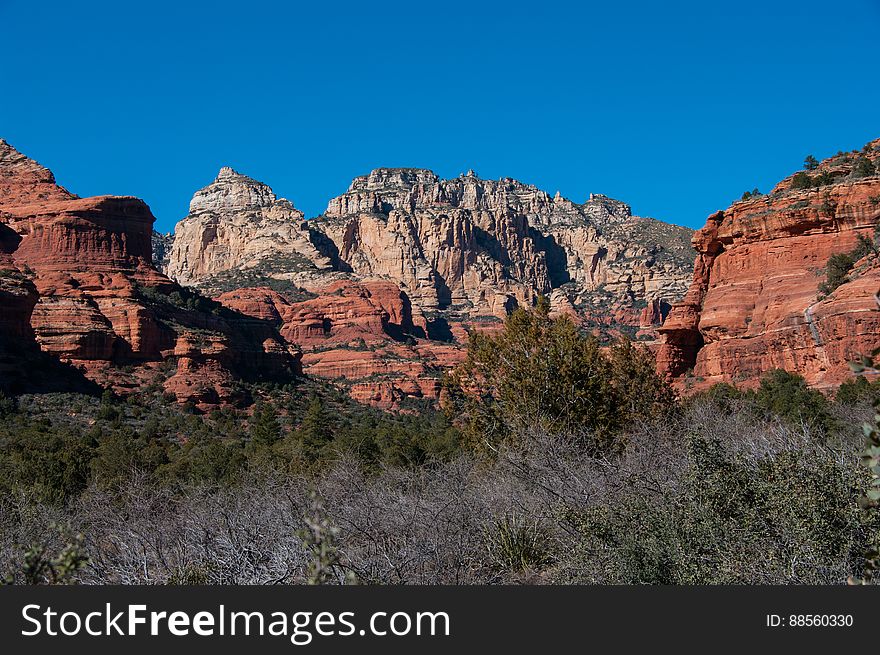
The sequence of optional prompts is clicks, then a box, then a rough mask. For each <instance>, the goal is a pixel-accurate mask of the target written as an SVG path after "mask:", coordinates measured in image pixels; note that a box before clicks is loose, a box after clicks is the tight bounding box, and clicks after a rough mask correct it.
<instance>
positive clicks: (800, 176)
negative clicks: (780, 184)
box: [791, 171, 813, 189]
mask: <svg viewBox="0 0 880 655" xmlns="http://www.w3.org/2000/svg"><path fill="white" fill-rule="evenodd" d="M812 186H813V180H812V178H811V177H810V176H809V175H807V174H806V173H804V172H803V171H801V172H799V173H795V174H794V177H792V178H791V188H792V189H810V188H812Z"/></svg>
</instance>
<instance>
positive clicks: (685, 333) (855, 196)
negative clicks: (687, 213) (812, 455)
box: [657, 140, 880, 387]
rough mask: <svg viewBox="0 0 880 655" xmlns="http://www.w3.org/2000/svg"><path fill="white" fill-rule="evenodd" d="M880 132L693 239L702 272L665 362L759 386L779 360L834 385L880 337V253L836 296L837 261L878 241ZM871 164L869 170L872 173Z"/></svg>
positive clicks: (674, 324) (663, 351)
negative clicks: (828, 285) (879, 295)
mask: <svg viewBox="0 0 880 655" xmlns="http://www.w3.org/2000/svg"><path fill="white" fill-rule="evenodd" d="M864 160H868V161H872V162H874V163H875V164H880V140H878V141H874V142H872V143H870V144H868V145H867V146H866V147H865V149H864V150H863V151H862V152H856V153H846V154H840V155H838V156H836V157H833V158H831V159H829V160H826V161H825V162H823V163H822V164H821V165H820V166H819V168H818V169H816V170H815V171H813V172H811V173H809V175H810V178H811V180H812V183H813V184H819V185H820V186H811V187H809V188H793V187H804V186H806V185H805V184H804V181H805V178H804V175H805V173H802V174H800V175H799V176H797V177H795V176H792V177H790V178H787V179H786V180H783V181H782V182H781V183H780V184H779V185H777V187H776V188H775V189H774V190H773V192H771V193H770V194H769V195H766V196H760V197H757V198H752V199H747V200H744V201H740V202H735V203H734V204H733V205H732V206H731V207H730V208H728V209H727V210H725V211H723V212H718V213H716V214H713V215H712V216H710V217H709V219H708V221H707V223H706V226H705V227H704V228H703V229H702V230H700V231H698V232H697V233H696V234H695V235H694V238H693V244H694V247H695V248H696V250H697V257H696V261H695V264H694V279H693V283H692V284H691V287H690V289H689V290H688V292H687V294H686V295H685V297H684V299H683V300H682V301H681V302H680V303H678V304H676V305H675V306H674V307H673V309H672V311H671V313H670V314H669V317H668V318H667V320H666V322H665V323H664V325H663V326H662V328H660V332H661V339H662V344H661V346H660V348H659V351H658V354H657V358H658V367H659V370H660V371H661V372H663V373H666V374H667V375H669V376H671V377H672V378H674V379H676V380H677V381H678V382H679V383H680V384H682V385H687V386H695V387H705V386H708V385H709V384H712V383H716V382H733V383H745V384H747V385H748V384H753V383H755V382H756V381H757V379H758V378H759V377H760V376H761V375H762V374H763V373H764V372H766V371H768V370H771V369H776V368H782V369H786V370H788V371H791V372H794V373H798V374H801V375H803V376H804V377H805V378H806V379H807V380H808V382H810V384H813V385H816V386H819V387H828V386H834V385H837V384H839V383H840V382H841V381H843V380H844V379H846V378H847V377H848V376H849V375H850V374H849V367H848V362H849V361H851V360H853V359H854V358H855V357H856V356H857V355H858V354H860V353H864V352H868V351H870V350H871V349H873V348H875V347H876V346H877V345H878V343H880V312H878V311H877V307H876V303H875V300H874V294H875V293H876V292H877V290H878V288H880V268H878V266H877V265H876V262H875V261H874V260H875V259H876V257H873V258H872V257H866V258H864V259H863V260H862V261H860V262H858V263H857V264H856V265H855V266H854V267H853V270H852V271H851V272H850V273H849V275H848V276H847V278H846V280H845V282H844V283H843V284H842V285H841V286H840V287H838V288H837V289H835V290H834V291H833V292H831V293H830V294H827V296H826V295H825V294H823V293H822V292H821V291H820V284H822V283H823V281H824V280H825V269H826V265H827V263H828V260H829V258H830V257H831V256H832V255H834V254H837V253H845V252H850V251H852V250H853V247H854V246H855V245H856V243H857V238H858V235H860V234H861V235H864V236H865V237H867V238H869V239H874V235H875V229H876V227H877V224H878V222H880V176H878V175H877V174H876V172H874V173H873V174H872V172H871V169H872V166H867V167H865V165H864V164H863V163H862V164H861V166H862V168H859V165H860V162H864ZM866 168H867V170H866Z"/></svg>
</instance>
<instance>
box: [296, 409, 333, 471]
mask: <svg viewBox="0 0 880 655" xmlns="http://www.w3.org/2000/svg"><path fill="white" fill-rule="evenodd" d="M299 436H300V441H301V443H302V454H303V458H304V459H305V460H306V461H308V462H316V461H317V460H318V459H320V458H321V455H322V454H323V453H324V450H325V449H326V447H327V444H329V443H330V442H331V441H332V440H333V425H332V420H331V417H330V414H329V413H328V412H327V410H326V408H325V407H324V403H323V401H322V400H321V398H320V397H318V396H317V395H313V396H312V398H311V400H310V401H309V406H308V409H306V414H305V416H304V417H303V421H302V425H300V428H299Z"/></svg>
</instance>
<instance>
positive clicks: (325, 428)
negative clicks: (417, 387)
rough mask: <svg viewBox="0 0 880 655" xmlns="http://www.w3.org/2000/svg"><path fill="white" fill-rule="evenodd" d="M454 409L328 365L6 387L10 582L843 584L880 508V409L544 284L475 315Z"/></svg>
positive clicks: (3, 421)
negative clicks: (228, 378) (417, 406)
mask: <svg viewBox="0 0 880 655" xmlns="http://www.w3.org/2000/svg"><path fill="white" fill-rule="evenodd" d="M445 387H446V392H447V393H446V399H445V402H444V408H445V411H442V412H438V411H434V410H431V409H428V408H425V409H424V410H423V411H421V412H418V413H413V414H401V415H396V416H395V415H390V414H384V413H381V412H377V411H373V410H368V409H366V408H364V407H361V406H359V405H356V404H354V403H352V402H351V401H350V400H348V399H347V398H345V397H344V396H343V395H342V394H340V393H339V392H338V391H336V390H334V389H333V388H332V387H329V386H327V385H321V384H318V383H316V382H314V381H303V382H302V383H300V384H299V385H296V386H290V387H269V386H266V387H259V388H254V389H252V393H253V395H254V396H255V397H257V398H259V401H258V402H257V404H256V405H255V406H254V407H253V408H251V409H250V410H248V411H246V412H245V411H242V410H234V409H224V410H222V411H216V412H213V413H210V414H207V415H199V414H195V413H192V412H191V411H186V408H183V409H182V408H180V407H178V406H176V405H169V404H168V403H166V402H164V401H163V399H162V397H161V395H160V394H157V395H155V396H143V397H141V398H139V399H135V398H131V399H128V400H121V399H118V398H115V397H113V396H112V395H111V394H109V393H107V394H104V396H103V397H101V398H93V397H89V396H78V395H69V394H68V395H63V394H45V395H31V396H22V397H18V398H7V397H2V398H0V526H2V527H0V574H2V575H3V576H5V578H6V579H7V580H8V581H10V582H16V583H19V582H26V583H43V582H50V583H53V582H80V583H148V584H156V583H158V584H188V583H189V584H194V583H212V584H213V583H216V584H227V583H228V584H231V583H238V584H249V583H277V582H284V583H302V582H317V583H328V582H339V583H344V582H359V583H387V584H414V583H418V584H438V583H439V584H461V583H500V582H540V583H657V584H679V583H681V584H692V583H697V584H701V583H832V584H834V583H843V582H845V581H846V580H847V578H848V577H850V576H856V577H858V576H860V575H861V573H862V572H863V571H864V570H865V564H866V562H865V559H866V554H868V553H870V551H871V547H872V544H875V539H876V535H877V533H878V529H880V524H878V520H877V518H876V516H875V515H874V514H871V513H868V512H865V511H863V509H861V508H860V506H859V502H858V501H859V499H860V498H861V497H862V496H863V495H864V494H865V490H866V487H867V485H868V484H869V482H870V477H871V472H870V470H869V469H866V468H865V467H863V466H861V465H860V461H859V460H860V455H861V451H862V450H863V448H864V435H863V433H862V429H861V423H862V422H863V421H866V420H869V419H871V417H872V409H871V406H872V403H873V402H875V401H876V400H877V399H878V398H880V385H878V384H877V383H871V382H869V381H868V380H867V379H866V378H865V377H859V378H857V379H856V380H855V381H854V382H851V383H847V384H845V385H843V386H842V387H841V388H840V390H839V391H838V392H837V395H836V397H835V398H829V397H826V396H825V395H823V394H821V393H819V392H817V391H815V390H812V389H810V388H809V387H807V385H806V384H805V383H804V381H803V380H802V379H801V378H799V377H797V376H794V375H791V374H788V373H785V372H782V371H774V372H772V373H770V374H768V375H767V376H766V377H765V378H764V379H763V380H762V382H761V385H760V387H759V388H758V389H756V390H754V391H741V390H738V389H736V388H734V387H731V386H727V385H719V386H716V387H713V388H712V389H711V390H709V391H708V392H705V393H703V394H700V395H698V396H697V397H693V398H690V399H687V400H685V401H678V400H676V399H675V397H674V394H672V392H671V390H670V389H669V388H668V387H667V386H666V384H665V383H664V382H663V381H662V380H660V379H659V378H658V377H657V376H656V375H655V374H654V372H653V367H652V365H651V360H650V357H649V356H648V355H647V354H646V353H644V352H643V351H641V350H639V349H638V348H637V347H635V346H633V345H632V344H629V343H627V342H621V343H618V344H616V345H615V346H613V347H611V348H602V347H600V346H599V344H598V343H597V342H596V340H595V339H594V338H593V337H591V336H589V335H585V334H583V333H581V332H580V331H578V330H577V329H576V328H575V326H574V325H573V324H571V323H570V322H569V321H568V320H566V319H551V318H550V317H549V316H548V315H547V312H546V308H545V307H543V306H540V305H539V307H538V309H537V310H536V311H534V312H524V311H519V312H516V313H514V314H513V315H512V316H511V317H510V318H509V319H508V321H507V323H506V325H505V330H504V332H502V333H500V334H499V335H497V336H492V337H487V336H475V337H474V338H473V339H472V341H471V343H470V346H469V356H468V360H467V362H465V364H464V365H462V367H460V368H459V369H458V370H456V371H455V372H454V373H453V374H452V375H450V376H449V379H448V380H447V381H446V385H445Z"/></svg>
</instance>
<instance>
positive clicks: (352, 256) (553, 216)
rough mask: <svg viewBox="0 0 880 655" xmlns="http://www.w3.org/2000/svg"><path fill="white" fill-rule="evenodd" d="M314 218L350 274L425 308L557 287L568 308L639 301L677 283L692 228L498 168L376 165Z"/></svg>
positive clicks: (456, 309)
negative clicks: (386, 281) (376, 280)
mask: <svg viewBox="0 0 880 655" xmlns="http://www.w3.org/2000/svg"><path fill="white" fill-rule="evenodd" d="M312 227H313V229H315V230H320V231H321V232H323V233H324V234H326V235H327V236H328V237H329V239H330V240H331V241H332V243H333V246H334V254H335V256H336V257H337V258H338V260H339V261H340V262H341V263H342V264H343V265H344V266H346V267H348V268H349V269H350V270H352V271H353V272H354V273H356V274H359V275H365V276H367V275H369V276H382V277H387V278H390V279H393V280H395V281H397V282H398V283H399V284H400V285H401V288H402V289H403V290H404V291H405V292H406V293H407V294H408V295H409V296H410V297H411V298H412V301H413V303H414V304H417V305H419V306H420V307H421V308H422V309H423V310H424V311H426V312H434V311H448V312H452V313H453V314H455V313H459V314H460V313H468V314H477V315H495V316H499V317H503V316H505V315H506V314H507V313H508V312H509V311H510V309H512V308H513V307H516V306H517V305H526V306H528V305H530V304H531V303H532V302H534V300H535V298H536V297H537V295H538V294H545V295H549V294H550V293H551V291H553V290H554V289H560V290H562V291H563V292H564V293H565V294H566V296H567V297H568V298H569V301H570V302H571V303H572V304H573V305H574V306H575V307H577V308H578V309H584V310H586V311H587V312H588V313H589V311H590V307H591V306H596V307H598V306H601V307H602V308H603V310H609V309H611V310H612V311H613V310H614V309H628V310H630V311H629V312H628V314H627V319H628V324H630V325H637V324H638V318H639V313H640V308H638V307H637V306H638V305H640V304H644V303H646V302H648V301H650V300H653V299H655V298H660V299H664V300H666V301H669V300H672V299H676V300H677V299H678V298H680V297H681V295H682V294H683V293H684V291H685V289H686V288H687V279H688V277H689V276H690V266H689V260H690V258H691V257H692V251H691V250H690V247H689V246H688V244H687V240H688V239H689V238H690V234H691V231H690V230H687V229H686V228H678V227H675V226H671V225H667V224H664V223H661V222H659V221H654V220H653V219H646V218H638V217H633V216H632V215H631V212H630V209H629V207H628V206H627V205H625V204H624V203H621V202H619V201H616V200H612V199H610V198H607V197H605V196H600V195H592V196H591V197H590V198H589V200H587V202H585V203H584V204H580V205H579V204H577V203H574V202H572V201H570V200H567V199H565V198H562V197H561V196H560V195H559V194H557V195H556V196H555V197H551V196H550V195H548V194H547V193H545V192H543V191H541V190H539V189H537V188H536V187H534V186H530V185H525V184H522V183H521V182H517V181H516V180H512V179H509V178H505V179H501V180H499V181H490V180H481V179H480V178H479V177H477V176H476V175H474V174H473V173H472V172H469V173H468V174H466V175H462V176H460V177H459V178H456V179H452V180H440V179H439V178H438V177H437V176H436V175H434V174H433V173H432V172H430V171H426V170H419V169H378V170H375V171H373V172H372V173H370V174H369V175H366V176H364V177H360V178H357V179H355V180H354V182H352V184H351V186H350V187H349V190H348V191H347V192H346V193H345V194H344V195H342V196H340V197H339V198H335V199H334V200H331V201H330V204H329V206H328V208H327V211H326V213H325V215H324V216H322V217H319V218H318V219H316V220H315V222H314V224H313V226H312Z"/></svg>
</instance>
